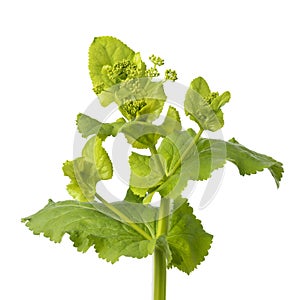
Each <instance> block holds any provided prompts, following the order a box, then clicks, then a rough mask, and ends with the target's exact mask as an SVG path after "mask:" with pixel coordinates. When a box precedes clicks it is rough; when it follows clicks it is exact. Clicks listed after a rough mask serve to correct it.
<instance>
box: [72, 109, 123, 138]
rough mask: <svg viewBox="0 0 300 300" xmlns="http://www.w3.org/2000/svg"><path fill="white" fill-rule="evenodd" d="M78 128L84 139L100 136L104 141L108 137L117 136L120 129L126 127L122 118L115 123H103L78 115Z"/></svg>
mask: <svg viewBox="0 0 300 300" xmlns="http://www.w3.org/2000/svg"><path fill="white" fill-rule="evenodd" d="M76 123H77V128H78V131H79V132H80V133H81V135H82V137H84V138H87V137H89V136H90V135H94V134H96V135H98V136H99V137H100V138H101V140H102V141H104V140H105V139H106V138H107V137H108V136H110V135H112V136H116V135H117V134H118V132H119V130H120V128H121V127H122V126H123V125H124V123H125V120H124V119H123V118H120V119H118V120H116V122H113V123H110V124H109V123H101V122H99V121H98V120H96V119H93V118H91V117H89V116H87V115H85V114H78V115H77V120H76Z"/></svg>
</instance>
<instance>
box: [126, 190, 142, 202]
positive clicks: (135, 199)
mask: <svg viewBox="0 0 300 300" xmlns="http://www.w3.org/2000/svg"><path fill="white" fill-rule="evenodd" d="M124 201H127V202H131V203H142V202H143V198H142V197H140V196H138V195H136V194H135V193H134V192H133V191H132V190H131V188H128V190H127V192H126V195H125V198H124Z"/></svg>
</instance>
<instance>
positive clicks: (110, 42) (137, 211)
mask: <svg viewBox="0 0 300 300" xmlns="http://www.w3.org/2000/svg"><path fill="white" fill-rule="evenodd" d="M150 61H151V62H152V66H151V67H147V66H146V64H145V63H144V61H143V60H142V59H141V56H140V53H138V52H134V51H133V50H131V49H130V48H129V47H128V46H126V45H125V44H123V43H122V42H121V41H120V40H118V39H116V38H113V37H98V38H95V39H94V41H93V43H92V44H91V46H90V49H89V70H90V76H91V79H92V83H93V90H94V92H95V93H96V94H97V96H98V98H99V100H100V103H101V105H102V106H108V105H113V103H114V105H117V106H118V109H119V112H120V117H119V118H118V119H116V120H115V121H114V122H112V123H102V122H100V121H98V120H96V119H93V118H91V117H90V116H87V115H85V114H79V115H78V117H77V128H78V131H79V132H80V133H81V135H82V137H83V138H85V139H87V141H86V144H85V146H84V147H83V149H82V155H81V156H80V157H78V158H75V159H74V160H73V161H66V162H65V163H64V165H63V172H64V175H65V176H68V177H69V178H70V183H69V184H68V185H67V190H68V192H69V194H70V195H71V197H72V198H73V200H67V201H61V202H53V201H52V200H49V203H48V204H47V205H46V206H45V207H44V208H43V209H42V210H40V211H39V212H37V213H36V214H34V215H32V216H29V217H27V218H24V219H23V222H25V223H26V226H27V227H28V228H29V229H30V230H32V231H33V233H34V234H40V233H43V234H44V236H45V237H48V238H50V240H52V241H54V242H60V241H61V239H62V237H63V235H64V234H68V235H69V237H70V239H71V240H72V241H73V243H74V247H76V248H77V249H78V251H82V252H86V251H87V250H88V249H89V248H90V247H92V246H93V247H94V248H95V251H96V252H97V253H98V255H99V257H100V258H103V259H105V260H107V261H109V262H112V263H114V262H116V261H118V260H119V258H120V257H121V256H129V257H133V258H143V257H146V256H148V255H152V254H154V299H155V300H162V299H165V297H166V268H172V267H176V268H178V269H179V270H181V271H183V272H185V273H187V274H189V273H190V272H192V271H193V270H194V269H195V268H196V267H197V266H198V265H199V264H200V263H201V262H202V261H203V260H204V258H205V256H206V255H207V254H208V250H209V248H210V247H211V243H212V235H211V234H209V233H207V232H205V231H204V229H203V227H202V225H201V222H200V220H198V219H197V218H196V217H195V216H194V215H193V209H192V208H191V206H190V205H189V203H188V200H187V199H184V198H183V197H182V196H181V194H182V192H183V190H184V189H185V187H186V186H187V183H188V181H190V180H193V181H202V180H207V179H208V178H210V177H211V175H212V172H213V171H214V170H216V169H218V168H222V167H223V166H224V165H225V163H226V162H227V161H229V162H231V163H233V164H235V165H236V166H237V168H238V170H239V173H240V174H241V175H245V174H247V175H250V174H255V173H256V172H258V171H262V170H264V169H268V170H269V171H270V173H271V175H272V176H273V178H274V180H275V182H276V185H277V187H278V186H279V182H280V179H281V177H282V173H283V168H282V164H281V163H280V162H278V161H276V160H274V159H273V158H271V157H269V156H266V155H263V154H260V153H257V152H254V151H252V150H249V149H248V148H246V147H245V146H243V145H241V144H240V143H238V142H237V140H236V139H234V138H232V139H231V140H229V141H227V142H226V141H223V140H217V139H208V138H204V137H202V133H203V132H204V131H217V130H219V129H221V128H222V127H223V125H224V119H223V112H222V107H223V105H225V104H226V103H227V102H228V101H229V99H230V93H229V92H224V93H218V92H212V91H211V90H210V88H209V86H208V84H207V83H206V81H205V80H204V79H203V78H202V77H198V78H195V79H194V80H192V82H191V84H190V87H189V89H188V90H187V92H186V95H185V101H184V109H185V114H186V115H187V116H188V117H189V118H190V119H191V120H192V121H194V122H195V123H196V124H197V128H198V129H197V130H196V131H194V130H193V129H192V128H189V129H187V130H185V129H183V128H182V125H181V118H182V117H183V116H180V114H179V112H178V111H177V109H176V108H175V107H173V106H171V105H168V103H167V102H166V98H167V97H166V94H165V91H164V83H165V82H166V81H168V80H170V81H175V80H176V79H177V74H176V72H175V71H173V70H171V69H167V70H166V71H165V73H164V75H165V76H164V79H161V78H160V77H159V76H160V73H159V70H158V69H159V67H162V66H163V65H164V60H163V59H161V58H160V57H157V56H154V55H152V56H150ZM164 106H168V110H167V114H166V116H165V117H164V120H163V121H162V122H161V123H159V124H157V122H154V121H156V120H157V119H158V118H159V117H160V115H161V113H162V110H163V108H164ZM120 134H123V135H124V136H125V137H126V139H127V142H128V143H129V144H130V145H131V149H132V152H131V154H130V156H129V160H128V162H129V166H130V169H131V175H130V182H129V186H128V191H127V194H126V195H124V200H122V201H119V202H111V201H110V199H104V198H103V197H102V196H101V190H100V191H99V185H98V192H97V188H96V185H97V183H99V182H100V181H102V180H109V179H111V178H112V176H113V165H112V162H111V160H110V157H109V155H108V153H107V151H106V150H105V149H104V146H103V142H104V141H105V140H106V139H108V138H114V137H116V136H117V135H120ZM133 148H136V150H134V149H133ZM138 149H148V154H147V155H145V150H144V152H143V154H141V152H140V150H138ZM116 188H117V187H116ZM155 194H157V195H160V197H161V200H160V206H159V207H157V206H154V205H151V203H152V202H151V201H152V199H153V196H154V195H155ZM129 297H130V296H129V295H128V299H129Z"/></svg>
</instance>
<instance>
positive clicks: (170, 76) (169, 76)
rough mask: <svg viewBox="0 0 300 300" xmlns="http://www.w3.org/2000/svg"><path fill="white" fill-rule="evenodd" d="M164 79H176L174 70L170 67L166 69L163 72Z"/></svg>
mask: <svg viewBox="0 0 300 300" xmlns="http://www.w3.org/2000/svg"><path fill="white" fill-rule="evenodd" d="M165 79H166V80H172V81H175V80H177V79H178V78H177V73H176V71H174V70H171V69H168V70H166V72H165Z"/></svg>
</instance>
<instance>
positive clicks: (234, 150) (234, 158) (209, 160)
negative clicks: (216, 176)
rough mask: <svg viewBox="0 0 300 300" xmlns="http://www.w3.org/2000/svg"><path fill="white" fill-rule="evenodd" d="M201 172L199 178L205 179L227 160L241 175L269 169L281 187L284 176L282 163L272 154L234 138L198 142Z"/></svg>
mask: <svg viewBox="0 0 300 300" xmlns="http://www.w3.org/2000/svg"><path fill="white" fill-rule="evenodd" d="M197 148H198V153H199V158H200V172H199V177H198V180H205V179H207V178H209V177H210V176H211V173H212V172H213V171H214V170H215V169H218V168H221V167H223V166H224V164H225V162H226V161H230V162H232V163H234V164H235V165H236V166H237V167H238V169H239V172H240V174H241V175H251V174H256V173H257V172H259V171H263V170H264V169H268V170H269V171H270V172H271V174H272V176H273V178H274V180H275V183H276V185H277V187H279V183H280V180H281V178H282V173H283V167H282V163H280V162H278V161H276V160H275V159H273V158H272V157H270V156H267V155H264V154H260V153H258V152H255V151H252V150H250V149H248V148H246V147H245V146H243V145H241V144H239V143H238V142H237V141H236V140H235V139H234V138H233V139H231V140H229V141H228V142H225V141H222V140H214V139H200V141H199V142H198V143H197Z"/></svg>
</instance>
